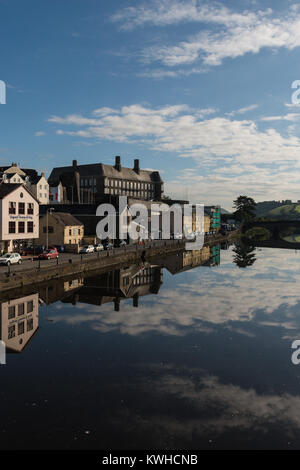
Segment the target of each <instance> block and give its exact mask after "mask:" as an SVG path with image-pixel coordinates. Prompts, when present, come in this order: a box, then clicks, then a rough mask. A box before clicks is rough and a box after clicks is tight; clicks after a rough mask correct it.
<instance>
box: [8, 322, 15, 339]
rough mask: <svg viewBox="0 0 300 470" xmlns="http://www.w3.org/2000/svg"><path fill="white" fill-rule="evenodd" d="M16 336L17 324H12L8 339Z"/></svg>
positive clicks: (9, 328)
mask: <svg viewBox="0 0 300 470" xmlns="http://www.w3.org/2000/svg"><path fill="white" fill-rule="evenodd" d="M15 336H16V326H15V325H11V326H9V327H8V339H11V338H14V337H15Z"/></svg>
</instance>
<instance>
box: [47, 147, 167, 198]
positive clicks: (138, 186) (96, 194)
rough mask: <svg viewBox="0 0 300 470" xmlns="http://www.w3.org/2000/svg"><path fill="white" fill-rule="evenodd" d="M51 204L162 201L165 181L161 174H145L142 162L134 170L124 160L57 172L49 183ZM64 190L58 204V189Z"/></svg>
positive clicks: (137, 162)
mask: <svg viewBox="0 0 300 470" xmlns="http://www.w3.org/2000/svg"><path fill="white" fill-rule="evenodd" d="M48 183H49V185H50V201H51V202H61V203H62V202H64V203H71V204H73V203H89V204H92V203H95V204H98V203H100V202H102V200H103V197H104V196H108V195H112V196H128V197H134V198H136V199H142V200H146V201H151V200H155V201H159V200H160V199H161V197H162V194H163V181H162V179H161V177H160V174H159V172H158V171H152V170H142V169H141V168H140V164H139V160H138V159H136V160H134V166H133V168H125V167H122V165H121V157H119V156H117V157H115V164H114V165H105V164H104V163H93V164H89V165H78V163H77V160H73V165H72V166H68V167H59V168H53V170H52V172H51V174H50V177H49V179H48ZM59 185H62V187H63V195H62V196H61V198H60V199H62V200H59V201H57V200H55V198H56V194H57V188H58V186H59Z"/></svg>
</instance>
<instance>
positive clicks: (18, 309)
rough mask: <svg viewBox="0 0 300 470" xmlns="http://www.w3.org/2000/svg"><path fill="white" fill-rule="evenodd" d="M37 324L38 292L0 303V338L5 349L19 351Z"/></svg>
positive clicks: (26, 342) (30, 336) (36, 327)
mask: <svg viewBox="0 0 300 470" xmlns="http://www.w3.org/2000/svg"><path fill="white" fill-rule="evenodd" d="M38 325H39V294H38V293H36V294H32V295H27V296H26V297H20V298H18V299H14V300H9V301H6V302H2V303H1V304H0V339H1V340H2V341H4V343H5V345H6V348H7V351H8V352H9V351H12V352H21V351H22V350H23V349H24V348H25V346H26V345H27V344H28V342H29V341H30V339H31V338H32V336H33V335H34V333H35V332H36V331H37V329H38Z"/></svg>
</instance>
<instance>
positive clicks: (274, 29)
mask: <svg viewBox="0 0 300 470" xmlns="http://www.w3.org/2000/svg"><path fill="white" fill-rule="evenodd" d="M112 21H114V22H119V23H121V28H122V29H124V30H130V29H133V28H135V27H138V26H142V25H146V24H148V25H149V24H150V25H156V26H164V25H177V24H178V23H182V22H185V23H187V22H194V23H195V22H198V23H201V30H200V32H199V33H198V34H196V35H194V36H191V37H189V38H187V39H186V40H182V41H180V42H179V43H177V44H175V45H174V44H170V43H169V44H161V45H157V46H152V47H148V48H145V49H144V50H143V52H142V56H143V60H144V61H145V62H148V63H153V62H160V63H162V64H163V65H164V66H167V67H172V68H174V67H176V66H180V65H181V66H186V65H190V64H195V63H197V62H200V63H202V64H203V65H204V66H216V65H220V64H221V63H222V61H223V60H224V59H226V58H236V57H239V56H243V55H245V54H247V53H254V54H256V53H258V52H259V51H260V50H261V49H262V48H271V49H278V48H281V47H284V48H287V49H290V50H291V49H294V48H295V47H298V46H300V14H299V12H298V11H297V9H296V10H295V9H290V10H289V12H288V13H286V14H281V15H280V16H277V17H276V16H274V14H273V12H272V10H270V9H267V10H265V11H257V10H256V11H249V10H245V11H242V12H235V11H232V10H230V9H229V8H227V7H225V6H224V5H222V4H220V3H212V4H208V3H206V4H205V3H203V2H200V1H197V0H187V1H178V0H168V1H165V2H156V1H155V2H151V3H150V6H149V4H143V5H140V6H138V7H129V8H125V9H123V10H121V11H119V12H117V13H116V14H115V15H113V17H112ZM216 25H218V27H217V28H216ZM204 28H205V29H204ZM197 70H199V69H197ZM200 70H201V69H200ZM146 73H148V74H151V71H149V72H146ZM182 73H183V72H182V71H176V72H173V74H172V75H170V74H169V75H168V76H177V75H178V74H182ZM192 73H193V72H192ZM155 74H156V78H158V77H159V76H162V75H163V71H153V72H152V75H153V76H155Z"/></svg>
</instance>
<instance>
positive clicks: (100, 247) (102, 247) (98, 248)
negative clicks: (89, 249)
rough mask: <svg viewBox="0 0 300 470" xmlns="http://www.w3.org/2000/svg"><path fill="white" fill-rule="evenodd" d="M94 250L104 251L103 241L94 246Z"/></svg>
mask: <svg viewBox="0 0 300 470" xmlns="http://www.w3.org/2000/svg"><path fill="white" fill-rule="evenodd" d="M94 250H95V251H103V250H104V246H103V245H102V243H97V245H95V246H94Z"/></svg>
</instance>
